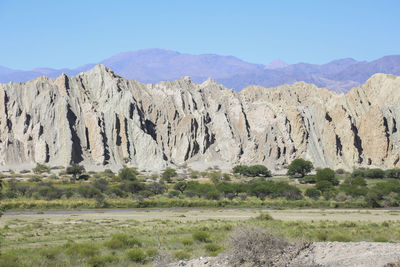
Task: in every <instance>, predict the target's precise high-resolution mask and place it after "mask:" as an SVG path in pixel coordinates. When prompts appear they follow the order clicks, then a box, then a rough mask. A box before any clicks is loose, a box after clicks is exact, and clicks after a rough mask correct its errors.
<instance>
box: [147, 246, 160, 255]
mask: <svg viewBox="0 0 400 267" xmlns="http://www.w3.org/2000/svg"><path fill="white" fill-rule="evenodd" d="M157 254H158V249H156V248H148V249H146V255H147V257H154V256H155V255H157Z"/></svg>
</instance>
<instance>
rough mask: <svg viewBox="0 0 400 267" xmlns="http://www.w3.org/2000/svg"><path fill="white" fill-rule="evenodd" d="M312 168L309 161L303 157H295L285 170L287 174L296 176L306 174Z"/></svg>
mask: <svg viewBox="0 0 400 267" xmlns="http://www.w3.org/2000/svg"><path fill="white" fill-rule="evenodd" d="M312 169H314V166H313V164H312V162H311V161H308V160H304V159H301V158H299V159H295V160H293V161H292V162H291V163H290V164H289V166H288V170H287V175H290V176H296V175H299V176H300V177H304V176H306V174H308V173H310V172H311V171H312Z"/></svg>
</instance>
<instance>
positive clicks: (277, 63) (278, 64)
mask: <svg viewBox="0 0 400 267" xmlns="http://www.w3.org/2000/svg"><path fill="white" fill-rule="evenodd" d="M287 66H289V65H288V64H287V63H286V62H285V61H283V60H282V59H280V58H277V59H274V60H272V61H271V62H270V63H268V65H267V66H265V69H270V70H274V69H281V68H284V67H287Z"/></svg>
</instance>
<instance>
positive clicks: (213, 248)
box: [204, 243, 222, 252]
mask: <svg viewBox="0 0 400 267" xmlns="http://www.w3.org/2000/svg"><path fill="white" fill-rule="evenodd" d="M204 249H205V250H206V251H208V252H216V251H218V250H221V249H222V247H221V246H220V245H218V244H215V243H210V244H206V245H205V246H204Z"/></svg>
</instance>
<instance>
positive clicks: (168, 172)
mask: <svg viewBox="0 0 400 267" xmlns="http://www.w3.org/2000/svg"><path fill="white" fill-rule="evenodd" d="M177 175H178V174H177V173H176V171H175V169H172V168H166V169H165V170H164V172H163V173H162V175H161V177H162V179H163V180H165V181H166V182H167V183H170V182H171V181H172V180H171V179H172V177H175V176H177Z"/></svg>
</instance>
